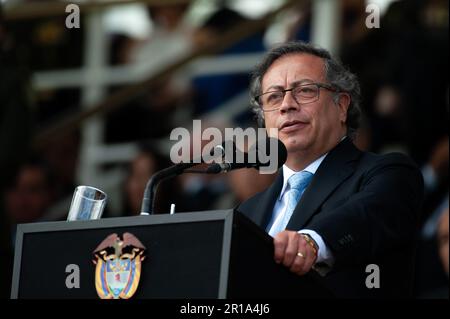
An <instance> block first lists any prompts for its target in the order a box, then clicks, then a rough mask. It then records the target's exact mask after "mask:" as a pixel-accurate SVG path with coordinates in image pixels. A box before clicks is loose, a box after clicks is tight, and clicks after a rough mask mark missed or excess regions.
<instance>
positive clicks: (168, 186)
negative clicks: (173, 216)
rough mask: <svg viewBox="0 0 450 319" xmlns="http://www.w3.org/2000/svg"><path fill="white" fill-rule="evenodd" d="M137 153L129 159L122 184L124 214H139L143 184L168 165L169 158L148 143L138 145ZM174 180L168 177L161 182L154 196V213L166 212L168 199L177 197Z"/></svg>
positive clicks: (168, 203)
mask: <svg viewBox="0 0 450 319" xmlns="http://www.w3.org/2000/svg"><path fill="white" fill-rule="evenodd" d="M139 150H140V151H139V153H138V155H137V156H136V157H135V158H134V159H133V160H132V161H131V163H130V165H129V168H128V176H127V178H126V181H125V184H124V195H125V196H124V198H125V201H124V204H125V205H124V211H123V214H125V215H131V216H133V215H139V214H140V213H141V205H142V199H143V197H144V190H145V186H146V185H147V182H148V181H149V179H150V178H151V177H152V176H153V175H154V174H155V173H156V172H157V171H159V170H161V169H163V168H166V167H168V166H169V164H170V163H169V160H168V159H167V158H166V157H165V156H163V155H162V154H161V153H160V152H159V151H157V150H156V149H155V147H153V146H151V145H150V144H148V143H141V144H140V145H139ZM177 192H178V191H177V187H176V185H175V181H174V180H172V179H170V180H166V181H163V182H161V184H160V185H159V186H158V190H157V193H156V196H155V210H156V213H167V212H169V210H170V201H171V200H174V199H175V198H176V197H177Z"/></svg>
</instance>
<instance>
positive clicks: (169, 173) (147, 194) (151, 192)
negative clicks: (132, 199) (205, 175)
mask: <svg viewBox="0 0 450 319" xmlns="http://www.w3.org/2000/svg"><path fill="white" fill-rule="evenodd" d="M195 165H198V163H180V164H176V165H172V166H170V167H167V168H165V169H163V170H160V171H159V172H157V173H155V174H154V175H153V176H152V177H151V178H150V179H149V181H148V182H147V185H146V186H145V191H144V198H143V199H142V205H141V215H148V214H153V213H154V212H155V203H154V199H155V194H156V189H157V187H158V184H159V183H160V182H161V181H162V180H164V179H166V178H171V177H175V176H178V175H180V174H182V173H183V172H184V170H186V169H188V168H191V167H193V166H195ZM150 209H151V210H150Z"/></svg>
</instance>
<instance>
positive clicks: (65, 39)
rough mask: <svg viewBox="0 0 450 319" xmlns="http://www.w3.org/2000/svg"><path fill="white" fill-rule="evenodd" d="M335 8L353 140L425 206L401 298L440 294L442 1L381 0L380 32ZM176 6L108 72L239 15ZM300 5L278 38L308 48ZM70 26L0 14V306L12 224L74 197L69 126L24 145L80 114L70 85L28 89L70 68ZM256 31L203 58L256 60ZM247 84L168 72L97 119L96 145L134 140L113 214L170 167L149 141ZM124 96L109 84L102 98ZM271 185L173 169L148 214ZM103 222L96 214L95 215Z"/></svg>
mask: <svg viewBox="0 0 450 319" xmlns="http://www.w3.org/2000/svg"><path fill="white" fill-rule="evenodd" d="M342 3H343V5H342V10H343V11H342V21H341V29H340V37H341V41H340V43H341V44H340V51H339V55H340V57H341V59H342V60H343V62H344V63H345V64H346V65H348V66H349V68H350V69H351V70H352V71H353V72H354V73H356V74H357V76H358V77H359V80H360V82H361V85H362V92H363V96H362V100H363V103H362V107H363V111H364V115H365V116H364V119H363V123H362V127H361V128H360V130H359V132H358V135H357V138H356V140H355V144H356V145H357V146H358V147H359V148H361V149H364V150H370V151H373V152H379V153H383V152H390V151H400V152H404V153H406V154H408V155H409V156H411V158H412V159H413V160H414V161H415V162H416V163H417V165H418V166H419V167H421V169H422V172H423V177H424V181H425V195H424V196H425V202H424V206H423V209H422V216H421V222H420V225H419V229H418V237H417V242H418V249H417V262H416V273H417V276H416V277H417V278H416V283H415V291H414V294H415V296H416V297H418V298H442V297H444V298H448V263H449V257H448V226H449V221H448V214H449V208H448V207H449V205H448V203H449V198H448V195H449V188H448V185H449V184H448V164H449V163H448V162H449V140H448V128H447V119H448V112H449V81H448V72H447V69H448V1H446V0H427V1H424V0H421V1H419V0H399V1H394V2H392V3H391V5H390V6H389V7H388V9H387V11H386V13H385V14H384V15H383V16H382V18H381V22H380V25H381V27H380V28H379V29H368V28H367V27H366V26H365V18H366V16H367V13H366V12H365V3H364V1H359V0H358V1H349V0H347V1H342ZM0 10H1V7H0ZM188 10H189V4H173V5H159V6H156V5H155V6H148V15H149V17H151V21H152V25H153V27H152V31H151V34H150V35H149V36H148V38H146V39H136V38H133V37H132V36H130V35H128V34H121V33H114V34H111V35H110V39H109V43H110V47H109V52H110V54H109V65H111V66H117V65H126V64H132V63H145V62H149V61H150V62H151V63H153V64H155V65H163V64H164V63H170V62H173V61H176V59H177V58H179V57H181V56H183V55H185V54H187V53H189V52H193V51H194V50H195V49H198V48H201V47H203V46H205V47H206V46H208V44H210V43H213V42H214V41H217V39H218V38H220V37H221V35H222V34H224V32H227V31H228V30H230V29H231V28H233V27H236V26H237V25H239V24H241V23H244V22H246V21H249V20H250V18H248V17H247V16H245V15H243V14H242V13H239V12H238V11H236V10H233V9H231V8H229V7H226V6H222V7H219V8H217V10H216V11H214V12H213V13H212V14H211V15H210V16H209V17H208V18H207V19H205V21H203V23H202V24H201V25H200V26H195V27H194V26H192V25H190V24H189V23H188V22H187V19H186V13H187V12H188ZM311 10H312V5H311V4H310V3H308V2H307V1H306V2H302V3H301V5H298V6H296V7H294V8H293V9H291V12H289V15H286V16H289V23H286V24H285V27H284V29H283V30H282V32H281V31H279V32H280V34H279V36H278V41H287V40H293V39H299V40H304V41H309V40H310V39H311V38H310V36H311ZM82 19H83V17H82ZM82 25H83V20H82ZM82 31H83V28H81V29H79V30H77V29H73V30H70V32H69V31H67V29H65V28H64V17H56V18H46V19H30V20H25V21H18V22H14V21H12V22H7V21H5V20H4V19H3V18H2V14H1V12H0V105H1V107H0V143H1V147H2V150H3V151H2V152H0V165H1V166H0V174H1V179H0V182H1V185H0V187H1V190H0V227H1V233H0V234H1V256H2V257H1V260H2V266H1V267H2V270H3V267H5V270H4V271H1V273H2V275H1V276H2V278H1V280H0V283H1V293H2V297H8V296H9V289H10V283H11V269H12V256H13V252H14V238H15V225H16V224H18V223H30V222H37V221H52V220H65V218H66V216H67V215H66V212H67V211H68V208H69V205H70V200H71V196H72V194H73V191H74V189H75V187H76V186H77V185H79V184H82V183H83V181H79V180H77V178H76V176H77V174H76V172H77V168H78V164H79V153H80V143H81V132H80V131H79V130H75V131H70V132H68V133H66V134H64V135H61V136H58V137H55V138H53V139H51V140H49V141H48V142H47V143H46V144H45V145H42V146H41V147H39V148H36V147H35V145H34V143H33V141H34V140H33V139H34V137H35V135H36V132H37V131H38V130H39V129H41V128H44V127H46V125H48V124H49V123H52V122H54V121H57V120H58V119H59V118H60V117H61V116H64V115H67V114H71V113H75V112H78V111H81V107H80V95H81V89H79V88H74V89H54V90H51V89H48V90H41V91H37V90H33V88H32V85H31V79H32V74H33V72H37V71H42V70H50V69H69V68H79V67H81V66H82V63H83V61H82V57H83V50H84V47H83V43H84V37H85V34H83V32H82ZM268 32H269V30H268V29H267V30H263V31H262V32H259V33H256V34H254V35H252V36H249V37H247V38H245V39H243V40H241V41H239V42H237V43H235V44H234V45H232V46H231V47H228V48H227V49H226V50H224V51H222V52H221V53H220V54H218V55H216V56H219V57H226V56H228V55H235V54H239V53H258V52H260V53H261V52H264V51H265V50H266V49H267V48H268V47H269V46H270V45H273V43H268V42H270V41H267V33H268ZM271 32H272V33H273V30H272V31H271ZM255 62H256V61H255ZM248 80H249V76H248V72H235V73H231V72H227V73H226V74H208V75H195V76H193V77H191V78H187V77H185V76H184V75H183V74H181V73H173V74H172V75H170V76H166V77H164V78H162V79H160V81H158V83H156V84H154V85H153V86H152V87H151V89H149V90H148V92H147V93H145V94H142V95H140V96H139V97H137V98H134V99H132V100H131V101H130V102H127V103H126V104H125V105H122V106H121V107H120V108H117V109H116V110H114V111H112V112H109V113H107V114H106V115H105V127H104V136H103V138H104V141H105V143H108V144H115V143H123V142H133V143H136V145H138V154H137V155H136V156H135V157H134V158H133V159H132V160H131V161H130V162H128V163H125V165H124V164H123V163H118V164H117V165H118V166H121V167H122V168H123V170H124V172H126V174H125V175H126V178H125V179H124V180H123V183H122V184H121V185H118V188H119V191H120V193H121V194H122V198H123V200H122V202H123V208H122V212H123V213H122V215H123V216H132V215H137V214H139V212H140V206H141V200H142V195H143V191H144V187H145V184H146V182H147V181H148V179H149V178H150V177H151V176H152V175H153V174H154V173H155V172H156V171H158V170H160V169H162V168H165V167H168V166H169V165H171V162H170V159H169V157H168V152H165V151H164V150H163V149H162V148H161V147H156V145H155V143H153V142H152V141H154V140H155V139H165V140H167V141H169V138H168V136H169V134H170V132H171V130H172V129H173V128H174V127H177V126H182V125H183V124H182V123H191V122H192V119H194V118H202V116H204V115H205V114H210V112H212V111H214V110H218V109H220V107H222V106H223V105H227V104H226V103H227V102H229V101H231V100H233V98H235V97H237V96H239V95H240V94H243V93H244V94H245V93H246V92H247V89H248V84H249V83H248ZM123 87H124V86H114V87H113V86H111V87H110V88H109V90H108V92H115V91H116V90H120V89H121V88H123ZM219 120H220V119H219ZM254 125H256V123H255V122H254V119H253V116H252V114H251V112H250V108H245V107H244V108H243V109H242V112H240V113H238V114H237V115H235V116H233V117H232V118H231V119H230V120H227V121H224V122H221V123H220V126H222V127H244V128H245V127H254ZM247 146H248V145H241V146H240V147H242V148H245V147H247ZM273 178H274V176H273V175H260V174H258V172H257V171H256V170H238V171H233V172H232V173H229V174H226V175H225V174H221V175H217V176H216V175H200V174H185V175H183V176H180V177H179V178H176V179H172V180H169V181H166V182H164V183H163V184H161V185H160V187H159V189H158V195H157V202H156V212H157V213H166V212H168V211H169V207H170V204H171V203H176V210H177V211H180V212H183V211H200V210H213V209H226V208H232V207H234V206H235V205H236V204H238V203H240V202H242V201H243V200H246V199H247V198H249V197H250V196H252V195H253V194H255V193H256V192H259V191H261V190H263V189H264V188H265V187H267V186H268V185H269V184H270V183H271V182H272V180H273ZM96 186H98V187H100V188H101V185H96ZM110 216H112V215H111V214H110V212H109V211H108V208H107V209H106V211H105V213H104V217H105V218H107V217H110Z"/></svg>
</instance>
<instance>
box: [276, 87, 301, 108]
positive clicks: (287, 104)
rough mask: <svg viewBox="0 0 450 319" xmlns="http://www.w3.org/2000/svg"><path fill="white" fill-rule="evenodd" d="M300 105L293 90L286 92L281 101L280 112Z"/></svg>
mask: <svg viewBox="0 0 450 319" xmlns="http://www.w3.org/2000/svg"><path fill="white" fill-rule="evenodd" d="M298 107H299V105H298V103H297V100H296V99H295V98H294V95H293V94H292V91H287V92H285V93H284V97H283V101H281V105H280V112H287V111H289V110H296V109H297V108H298Z"/></svg>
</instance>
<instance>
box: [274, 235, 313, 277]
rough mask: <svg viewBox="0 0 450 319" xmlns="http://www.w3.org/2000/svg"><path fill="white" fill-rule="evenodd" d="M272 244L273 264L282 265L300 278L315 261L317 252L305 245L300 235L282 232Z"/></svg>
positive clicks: (305, 242)
mask: <svg viewBox="0 0 450 319" xmlns="http://www.w3.org/2000/svg"><path fill="white" fill-rule="evenodd" d="M273 242H274V245H275V256H274V258H275V262H277V263H282V264H283V265H285V266H286V267H288V268H289V270H290V271H292V272H293V273H296V274H297V275H300V276H301V275H304V274H306V273H307V272H309V271H310V270H311V268H312V266H313V265H314V262H315V261H316V259H317V251H315V250H314V248H313V247H312V246H311V245H310V244H308V243H307V241H306V240H305V238H304V237H303V235H302V234H299V233H297V232H295V231H290V230H284V231H282V232H280V233H278V234H277V235H276V236H275V238H274V240H273ZM302 256H303V257H302Z"/></svg>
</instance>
